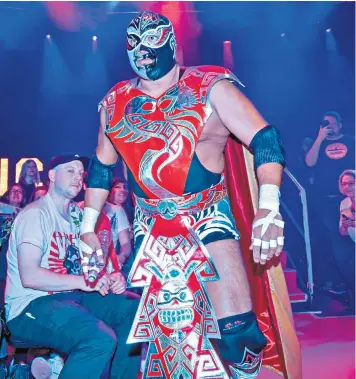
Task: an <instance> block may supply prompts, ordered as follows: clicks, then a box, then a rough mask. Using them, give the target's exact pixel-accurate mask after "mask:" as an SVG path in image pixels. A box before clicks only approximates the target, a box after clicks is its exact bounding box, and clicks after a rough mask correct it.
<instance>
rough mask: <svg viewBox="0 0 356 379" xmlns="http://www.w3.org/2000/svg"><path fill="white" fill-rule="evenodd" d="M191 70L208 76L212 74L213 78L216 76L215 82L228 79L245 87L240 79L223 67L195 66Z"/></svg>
mask: <svg viewBox="0 0 356 379" xmlns="http://www.w3.org/2000/svg"><path fill="white" fill-rule="evenodd" d="M189 69H191V70H193V71H194V70H196V71H199V72H203V73H206V74H210V75H211V76H215V81H214V83H215V82H217V81H219V80H222V79H227V80H229V81H231V82H236V83H238V84H240V85H241V86H242V87H245V86H244V85H243V84H242V83H241V81H240V80H239V79H238V77H237V76H236V75H235V74H233V73H232V72H231V71H230V70H229V69H227V68H225V67H221V66H212V65H204V66H195V67H189Z"/></svg>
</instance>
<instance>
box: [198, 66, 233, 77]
mask: <svg viewBox="0 0 356 379" xmlns="http://www.w3.org/2000/svg"><path fill="white" fill-rule="evenodd" d="M194 68H195V69H197V70H199V71H202V72H211V73H212V74H230V75H231V74H232V73H231V71H230V70H228V69H227V68H225V67H221V66H212V65H204V66H195V67H194Z"/></svg>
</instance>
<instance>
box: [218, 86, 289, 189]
mask: <svg viewBox="0 0 356 379" xmlns="http://www.w3.org/2000/svg"><path fill="white" fill-rule="evenodd" d="M210 101H211V104H212V105H213V107H214V109H215V110H216V112H217V114H218V115H219V117H220V119H221V121H222V122H223V124H224V125H225V126H226V128H227V129H228V130H229V131H230V132H231V133H232V134H233V135H235V136H236V137H237V138H238V139H239V140H240V141H241V142H242V143H243V144H245V145H246V146H249V145H250V143H251V141H252V139H253V137H254V136H255V134H256V133H257V132H258V131H259V130H261V129H263V128H264V127H265V126H266V125H267V122H266V120H265V119H264V118H263V117H262V116H261V114H260V113H259V112H258V110H257V109H256V107H255V106H254V105H253V104H252V103H251V102H250V100H249V99H247V97H246V96H245V95H244V94H243V93H242V92H241V91H239V90H238V89H237V88H236V87H235V86H234V85H233V84H232V83H230V82H229V81H227V80H222V81H220V82H218V83H216V84H215V86H214V87H213V88H212V90H211V93H210ZM282 171H283V167H282V166H281V165H280V164H279V163H265V164H263V165H261V166H259V167H258V168H257V177H258V182H259V185H260V186H261V185H262V184H275V185H277V186H280V184H281V178H282Z"/></svg>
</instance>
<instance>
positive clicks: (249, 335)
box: [215, 311, 267, 379]
mask: <svg viewBox="0 0 356 379" xmlns="http://www.w3.org/2000/svg"><path fill="white" fill-rule="evenodd" d="M218 323H219V327H220V333H221V339H220V340H215V343H216V345H217V346H218V348H219V351H220V356H221V358H222V359H223V360H224V361H225V362H226V363H227V364H228V365H229V367H230V371H231V374H232V378H236V379H238V378H246V379H247V378H251V379H252V378H256V377H257V374H258V373H259V371H260V368H261V364H262V352H263V349H264V348H265V346H266V345H267V338H266V337H265V336H264V335H263V333H262V332H261V330H260V328H259V326H258V323H257V318H256V315H255V314H254V313H253V312H252V311H251V312H247V313H243V314H240V315H235V316H231V317H226V318H224V319H221V320H219V321H218Z"/></svg>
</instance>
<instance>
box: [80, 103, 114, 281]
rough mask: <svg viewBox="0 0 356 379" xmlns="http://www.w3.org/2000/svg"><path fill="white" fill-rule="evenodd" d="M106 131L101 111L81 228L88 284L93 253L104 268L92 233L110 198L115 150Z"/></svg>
mask: <svg viewBox="0 0 356 379" xmlns="http://www.w3.org/2000/svg"><path fill="white" fill-rule="evenodd" d="M105 129H106V111H105V109H104V108H103V107H102V108H101V110H100V127H99V136H98V146H97V149H96V154H95V156H94V157H92V160H91V162H90V165H89V168H88V175H87V190H86V193H85V201H84V212H83V221H82V223H81V225H80V252H81V258H82V267H83V273H84V277H85V279H86V280H89V274H88V272H89V263H90V259H91V257H92V255H93V253H95V254H96V256H97V258H98V261H99V264H100V269H103V268H104V267H105V260H104V256H103V251H102V249H101V245H100V241H99V238H98V237H97V235H96V234H95V232H94V230H95V225H96V222H97V219H98V217H99V214H100V212H101V209H102V208H103V206H104V204H105V201H106V199H107V197H108V195H109V189H110V187H111V179H112V170H113V167H114V166H115V165H116V162H117V159H118V154H117V152H116V150H115V149H114V147H113V145H112V144H111V142H110V140H109V138H108V137H107V136H106V135H105ZM95 269H96V271H98V269H99V268H98V267H96V268H95ZM98 273H99V272H98ZM91 280H95V278H94V277H93V276H92V278H91Z"/></svg>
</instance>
